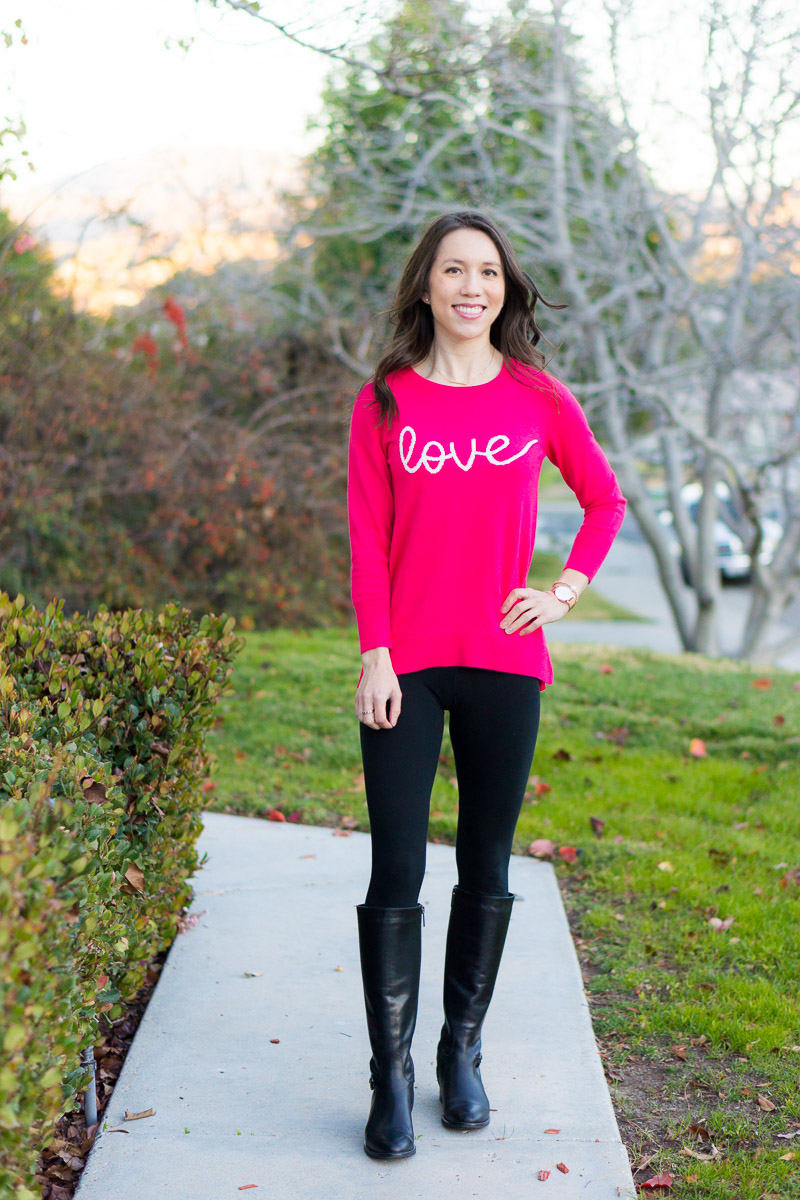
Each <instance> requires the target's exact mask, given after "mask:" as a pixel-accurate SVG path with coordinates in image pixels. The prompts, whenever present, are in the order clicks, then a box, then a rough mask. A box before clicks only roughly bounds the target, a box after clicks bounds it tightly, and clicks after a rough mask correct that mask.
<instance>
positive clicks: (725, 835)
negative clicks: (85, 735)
mask: <svg viewBox="0 0 800 1200" xmlns="http://www.w3.org/2000/svg"><path fill="white" fill-rule="evenodd" d="M581 603H582V604H583V599H582V600H581ZM551 653H552V657H553V660H554V666H555V672H556V683H555V684H554V685H553V686H552V687H550V688H548V689H547V690H546V691H545V693H544V695H543V698H542V700H543V703H542V722H541V732H540V737H539V744H538V746H537V750H536V756H535V758H534V764H533V774H532V775H531V780H530V784H529V788H528V792H527V795H526V800H525V804H524V806H523V811H522V815H521V817H520V821H519V825H518V830H517V837H516V844H515V851H516V852H517V853H520V854H525V853H526V852H527V848H528V846H529V845H530V843H531V842H532V841H533V840H534V839H540V838H547V839H551V840H552V841H553V842H554V843H555V844H556V846H557V847H562V846H567V847H569V846H571V847H574V848H575V852H576V853H575V856H574V857H575V861H574V862H573V863H569V862H567V861H565V860H564V859H562V858H561V857H560V856H559V855H558V853H556V859H555V861H556V871H557V874H558V877H559V881H560V884H561V887H562V895H563V896H564V902H565V906H566V908H567V912H568V915H569V918H570V922H571V925H572V929H573V934H574V937H575V939H576V944H577V947H578V952H579V955H580V958H581V961H582V965H583V969H584V978H585V981H586V987H587V992H588V993H589V997H590V1004H591V1007H592V1013H593V1020H594V1023H595V1030H596V1032H597V1034H598V1039H599V1041H600V1044H601V1046H602V1048H603V1052H604V1055H605V1061H606V1065H607V1073H608V1076H609V1081H610V1087H611V1090H612V1095H613V1096H614V1099H615V1104H616V1108H617V1113H618V1117H619V1119H620V1124H621V1127H622V1130H623V1136H624V1138H625V1141H626V1144H627V1146H628V1149H629V1151H630V1152H631V1154H632V1156H633V1157H634V1159H635V1160H636V1164H637V1165H638V1164H639V1163H643V1164H644V1165H643V1166H642V1168H641V1171H639V1172H637V1175H636V1178H637V1182H642V1181H643V1180H645V1179H646V1178H648V1177H650V1176H652V1175H654V1174H657V1173H658V1172H663V1171H669V1172H670V1173H671V1174H672V1176H673V1178H674V1181H675V1182H674V1186H673V1193H674V1194H677V1192H678V1191H679V1192H680V1195H681V1196H690V1197H692V1196H697V1197H704V1198H709V1200H761V1198H762V1197H763V1198H767V1197H772V1196H775V1197H789V1196H794V1197H797V1196H799V1195H800V1137H797V1138H794V1137H783V1138H781V1137H779V1136H778V1135H779V1134H790V1135H791V1134H793V1133H794V1132H795V1131H798V1130H800V1087H799V1085H798V1079H800V1070H798V1068H800V987H799V985H798V966H799V964H800V933H799V932H798V931H799V930H800V840H799V838H798V835H799V834H800V807H799V806H798V797H799V795H800V755H798V748H800V679H798V676H796V675H793V674H791V673H789V672H780V671H777V670H775V671H764V670H761V671H754V670H751V669H747V668H744V667H741V666H739V665H737V664H735V663H732V662H730V661H728V660H721V661H711V660H708V659H704V658H701V657H699V656H694V655H658V654H653V653H649V652H647V651H642V650H627V649H626V650H620V649H615V648H610V647H600V646H586V645H574V646H569V645H562V644H555V645H554V646H552V647H551ZM359 670H360V655H359V652H358V641H357V637H356V632H355V628H350V629H346V630H341V629H337V630H317V631H310V632H306V631H303V632H293V631H284V630H281V631H272V632H268V633H258V634H256V633H250V634H247V635H246V637H245V648H244V650H243V652H242V654H241V656H240V658H239V661H238V664H237V667H236V671H235V674H234V677H233V687H234V689H235V690H234V692H233V694H231V695H230V696H228V697H226V698H225V699H224V700H223V702H222V704H221V706H220V713H219V717H218V721H217V725H216V727H215V728H214V730H213V732H212V734H211V736H210V745H211V749H212V750H213V751H214V752H215V754H216V755H217V757H218V762H219V769H218V771H217V773H216V774H215V775H214V776H213V779H212V782H213V784H214V785H215V790H213V791H210V792H209V794H208V806H209V807H211V808H214V809H217V810H219V811H225V812H234V813H242V814H254V815H259V816H266V815H267V813H268V812H269V811H270V810H273V809H278V810H280V811H281V812H282V813H283V814H284V815H285V816H286V817H287V818H290V819H295V820H302V821H304V822H310V823H313V824H330V825H341V824H342V823H344V824H345V826H346V827H352V828H359V829H364V830H366V829H368V827H369V826H368V821H367V810H366V803H365V796H364V788H363V777H362V770H361V759H360V752H359V737H358V723H357V720H356V718H355V715H354V703H353V698H354V694H355V688H356V683H357V680H358V675H359ZM693 739H700V741H701V742H702V743H703V745H702V746H701V745H698V744H697V743H696V742H695V744H694V745H693ZM703 749H705V752H706V753H705V755H704V756H697V754H696V753H693V752H692V751H693V750H694V751H695V752H697V751H702V750H703ZM456 802H457V791H456V786H455V767H454V762H453V754H452V748H451V746H450V741H449V737H448V734H447V730H446V729H445V735H444V741H443V744H442V753H441V757H440V764H439V770H438V774H437V777H436V780H435V783H434V788H433V795H432V799H431V821H430V836H431V838H433V839H438V840H440V841H443V842H452V841H453V840H454V836H455V829H456V819H457V816H456ZM570 857H572V855H570ZM772 1106H774V1107H772ZM690 1127H694V1130H693V1129H692V1128H690ZM697 1129H700V1130H705V1131H706V1132H707V1133H708V1135H709V1136H708V1137H707V1138H706V1137H699V1136H698V1135H697V1132H696V1130H697ZM712 1146H713V1147H716V1150H717V1151H718V1152H719V1155H720V1156H719V1157H713V1158H712V1157H710V1156H711V1155H712V1154H713V1153H714V1151H713V1150H712ZM687 1151H691V1152H692V1154H689V1153H687ZM695 1155H700V1156H701V1157H694V1156H695ZM787 1155H790V1156H791V1155H795V1156H796V1157H795V1158H791V1157H789V1158H787V1157H786V1156H787Z"/></svg>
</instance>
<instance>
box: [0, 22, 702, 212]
mask: <svg viewBox="0 0 800 1200" xmlns="http://www.w3.org/2000/svg"><path fill="white" fill-rule="evenodd" d="M475 5H476V8H479V9H480V10H483V11H492V10H496V9H498V8H501V7H503V0H475ZM264 7H265V11H271V12H275V13H281V12H284V13H285V12H286V11H289V12H291V13H292V14H294V15H295V16H297V15H298V14H301V15H302V14H303V13H307V14H308V15H309V20H310V21H311V20H313V21H316V20H318V19H320V18H321V19H325V18H327V22H328V24H327V26H326V27H325V29H324V31H323V33H321V34H320V33H316V34H313V36H317V37H325V38H327V39H328V43H329V44H330V41H332V40H333V38H334V37H335V33H336V31H337V29H341V28H343V27H344V26H343V25H342V14H344V13H346V12H347V10H349V9H351V8H354V7H359V8H362V7H363V8H365V9H366V10H367V11H368V12H369V13H371V14H372V15H374V17H375V18H376V19H377V18H378V17H379V16H380V15H381V14H382V13H384V12H385V11H386V7H387V6H386V4H385V3H384V2H382V0H362V2H361V3H360V4H358V5H355V4H348V2H347V0H314V3H313V4H312V3H310V2H309V0H266V2H265V5H264ZM696 11H697V5H696V2H695V0H661V2H660V3H659V4H658V5H656V4H654V3H653V2H652V0H649V2H646V0H642V3H640V4H638V5H635V6H634V13H635V14H636V13H638V14H639V15H638V17H636V16H635V17H634V21H633V22H632V24H631V27H630V36H629V38H628V42H627V46H626V51H625V55H624V65H625V71H626V74H627V76H628V84H629V87H630V93H631V95H632V96H633V98H634V105H633V113H634V117H635V118H636V123H637V125H638V126H639V127H640V128H641V129H644V130H646V141H645V151H646V155H647V159H648V162H649V165H650V166H651V168H652V169H653V171H654V174H655V175H656V178H657V179H658V181H659V182H660V183H662V184H663V185H664V186H665V187H668V188H670V189H676V190H684V189H685V190H695V189H697V188H698V187H701V186H702V184H703V182H704V179H705V175H706V171H707V169H708V165H709V155H708V149H707V145H706V143H705V142H704V138H703V133H702V126H703V120H704V114H703V109H702V107H701V104H700V102H699V101H698V99H697V87H698V80H699V71H700V63H701V61H702V37H701V33H700V27H699V23H698V20H697V17H696V15H695V14H696ZM567 13H568V14H569V16H570V18H571V22H572V27H573V28H574V30H575V31H576V32H578V33H579V34H581V35H582V36H583V37H584V39H585V47H586V56H587V58H588V60H589V61H590V62H591V63H592V64H593V71H594V72H595V75H596V78H597V79H598V80H599V81H600V83H603V82H605V81H606V79H607V78H608V66H607V63H608V59H607V53H606V49H605V40H604V21H603V16H602V13H603V0H571V2H570V3H569V4H568V5H567ZM17 17H22V19H23V28H24V30H25V32H26V34H27V36H28V45H26V46H22V45H20V44H19V32H18V31H17V30H16V29H15V28H14V20H15V19H16V18H17ZM0 31H5V32H11V33H12V34H13V38H14V42H13V45H12V46H11V48H10V49H5V48H4V47H3V46H2V45H1V44H0V63H1V64H2V74H0V105H1V106H2V110H1V111H0V117H5V118H6V119H7V121H15V120H16V119H18V117H19V116H22V118H23V119H24V121H25V123H26V125H27V135H26V137H25V141H24V146H25V148H26V149H27V150H28V152H29V156H30V161H31V162H32V163H33V164H34V166H35V167H36V172H35V174H34V173H31V172H30V171H29V169H28V167H27V166H26V165H25V161H26V160H24V159H20V158H19V156H18V154H17V153H16V152H15V149H14V142H13V141H11V140H9V141H7V142H6V150H7V152H8V153H11V154H13V156H14V161H15V169H16V170H17V172H18V174H19V181H18V183H17V184H16V185H15V184H14V183H13V182H11V181H8V182H5V181H4V183H3V185H2V187H3V189H6V190H7V191H8V193H9V194H13V192H14V191H16V190H18V189H21V188H29V187H30V186H31V185H32V184H35V185H38V186H41V185H42V184H45V183H50V182H53V183H54V182H55V181H56V180H60V179H64V178H66V177H67V176H70V175H74V174H76V173H78V172H80V171H83V170H86V169H87V168H90V167H92V166H94V165H96V164H99V163H102V162H105V161H108V160H113V159H115V158H122V157H128V156H131V155H134V154H139V153H145V152H148V151H151V150H156V149H165V148H170V147H175V148H189V147H217V146H230V147H244V148H257V149H259V150H262V151H269V152H277V153H288V154H299V153H303V152H304V151H308V150H309V149H311V147H312V144H313V143H312V141H311V140H310V139H309V137H308V135H307V134H306V132H305V123H306V119H307V117H308V115H309V114H311V113H313V112H314V111H315V109H316V108H317V106H318V96H319V90H320V86H321V84H322V81H323V79H324V77H325V75H326V73H327V71H328V69H329V63H328V61H327V60H326V59H325V58H324V57H323V56H321V55H317V54H315V53H313V52H311V51H307V50H303V49H300V48H298V47H296V46H294V45H292V44H291V43H290V42H288V41H287V40H286V39H285V38H283V37H282V36H281V35H280V34H277V33H273V32H271V31H270V30H269V29H268V28H266V27H265V26H264V25H263V24H262V23H261V22H259V21H258V20H255V19H253V18H252V17H250V16H248V15H247V14H246V13H235V12H231V11H230V10H225V11H222V12H218V11H217V10H215V9H213V8H212V7H211V5H210V4H208V3H206V2H205V0H203V2H201V3H200V4H196V3H194V0H135V2H134V3H127V4H123V3H120V2H119V0H0ZM191 38H194V41H193V43H192V45H191V48H190V50H189V51H188V52H184V51H183V50H181V49H180V48H179V47H178V45H177V42H178V39H187V40H188V39H191ZM165 43H172V48H167V46H166V45H165ZM665 101H667V102H669V105H670V107H669V109H667V107H666V106H665V104H664V102H665ZM672 105H678V106H679V107H680V108H681V109H682V110H683V112H684V114H685V115H684V116H683V117H679V116H677V115H676V113H675V111H674V110H673V108H672V107H671V106H672Z"/></svg>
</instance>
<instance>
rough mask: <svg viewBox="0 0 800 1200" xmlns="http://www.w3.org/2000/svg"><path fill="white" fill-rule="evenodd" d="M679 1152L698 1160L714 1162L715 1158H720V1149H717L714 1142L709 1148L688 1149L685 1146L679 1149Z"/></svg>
mask: <svg viewBox="0 0 800 1200" xmlns="http://www.w3.org/2000/svg"><path fill="white" fill-rule="evenodd" d="M681 1154H685V1155H687V1156H688V1157H689V1158H696V1159H697V1160H698V1162H714V1160H715V1159H717V1158H722V1157H723V1155H722V1151H721V1150H718V1149H717V1147H716V1146H715V1145H714V1143H713V1142H712V1143H711V1148H710V1149H709V1150H706V1151H703V1150H689V1149H688V1148H687V1147H686V1146H684V1148H683V1149H682V1150H681Z"/></svg>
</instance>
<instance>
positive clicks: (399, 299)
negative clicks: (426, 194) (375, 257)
mask: <svg viewBox="0 0 800 1200" xmlns="http://www.w3.org/2000/svg"><path fill="white" fill-rule="evenodd" d="M454 229H477V230H478V231H479V232H480V233H485V234H486V235H487V236H488V237H490V238H491V239H492V241H493V242H494V244H495V247H496V248H497V253H498V254H499V255H500V262H501V263H502V266H503V275H504V277H505V285H506V292H505V301H504V303H503V307H502V309H501V310H500V313H499V315H498V316H497V318H496V319H495V321H494V323H493V325H492V327H491V329H490V331H489V340H490V342H491V344H492V345H493V346H494V347H495V348H496V349H497V350H499V351H500V353H501V354H502V356H503V361H504V362H505V364H506V367H507V368H508V370H509V372H510V373H511V374H512V375H513V376H514V378H515V379H518V380H520V382H522V383H528V382H530V379H529V378H526V373H525V372H524V371H522V372H521V371H520V370H519V367H520V366H523V367H530V368H532V369H533V370H534V371H536V372H537V373H538V372H540V371H542V370H543V368H544V364H545V358H544V355H543V354H542V352H541V350H539V349H537V344H538V343H539V342H540V341H541V339H542V337H543V336H544V335H543V334H542V331H541V329H540V328H539V326H538V325H537V324H536V319H535V317H534V309H535V308H536V302H537V300H541V302H542V304H544V305H546V306H547V307H548V308H566V307H567V305H566V304H552V303H551V302H550V301H549V300H545V298H544V296H543V295H542V294H541V292H540V291H539V289H538V288H537V286H536V284H535V283H534V282H533V279H532V278H531V277H530V275H529V274H528V273H527V271H523V269H522V267H521V266H520V264H519V262H518V260H517V256H516V254H515V253H514V249H513V247H512V245H511V242H510V241H509V240H508V237H507V236H506V234H505V233H503V231H502V230H501V229H500V228H498V226H497V225H496V224H495V223H494V221H492V220H491V219H490V218H489V217H487V216H485V214H484V213H482V212H478V211H476V210H473V209H460V210H458V211H456V212H449V213H444V214H443V215H442V216H440V217H437V218H436V220H435V221H433V222H432V224H430V225H429V226H428V228H427V229H426V230H425V232H424V233H423V234H422V237H421V238H420V240H419V241H418V242H417V245H416V246H415V247H414V249H413V250H412V252H411V254H410V255H409V257H408V260H407V261H406V265H405V267H404V268H403V273H402V275H401V276H400V282H399V284H398V285H397V292H396V293H395V298H394V302H393V304H392V307H391V308H390V309H389V310H388V311H389V318H390V321H391V322H392V324H393V325H394V334H393V336H392V341H391V345H390V346H389V349H388V350H387V351H386V353H385V354H384V355H383V356H382V358H381V359H380V361H379V362H378V365H377V366H376V368H375V373H374V374H373V376H372V384H373V390H374V392H375V400H376V402H377V404H378V405H379V406H380V412H381V419H380V422H379V424H381V423H383V422H384V421H386V420H388V423H389V427H390V428H391V424H392V420H393V419H394V418H395V417H396V416H398V415H399V414H398V408H397V401H396V399H395V396H394V392H393V391H392V389H391V388H390V387H389V384H388V383H387V382H386V377H387V375H389V374H391V372H392V371H399V370H401V369H402V368H403V367H410V366H413V364H414V363H418V362H421V360H422V359H424V358H425V357H426V355H427V354H428V351H429V350H430V348H431V343H432V342H433V314H432V313H431V309H430V305H428V304H425V303H424V301H423V299H422V294H423V292H424V291H425V290H426V288H427V287H428V278H429V276H430V273H431V267H432V266H433V262H434V259H435V258H436V253H437V251H438V249H439V243H440V242H441V240H442V238H443V237H445V235H446V234H448V233H452V231H453V230H454Z"/></svg>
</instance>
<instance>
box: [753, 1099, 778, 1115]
mask: <svg viewBox="0 0 800 1200" xmlns="http://www.w3.org/2000/svg"><path fill="white" fill-rule="evenodd" d="M756 1100H757V1102H758V1107H759V1108H762V1109H763V1110H764V1112H774V1110H775V1109H776V1108H777V1107H778V1106H777V1104H773V1103H772V1101H771V1100H770V1099H769V1098H768V1097H767V1096H757V1097H756Z"/></svg>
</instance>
